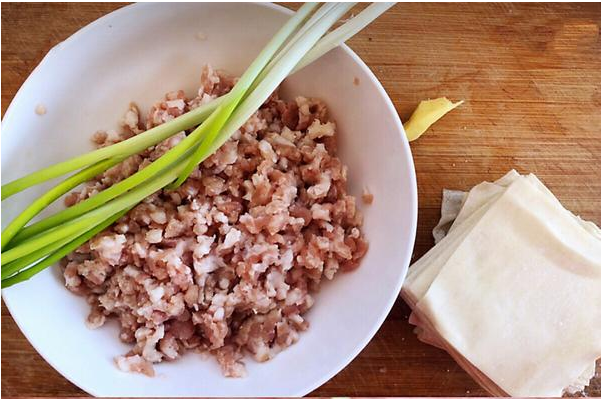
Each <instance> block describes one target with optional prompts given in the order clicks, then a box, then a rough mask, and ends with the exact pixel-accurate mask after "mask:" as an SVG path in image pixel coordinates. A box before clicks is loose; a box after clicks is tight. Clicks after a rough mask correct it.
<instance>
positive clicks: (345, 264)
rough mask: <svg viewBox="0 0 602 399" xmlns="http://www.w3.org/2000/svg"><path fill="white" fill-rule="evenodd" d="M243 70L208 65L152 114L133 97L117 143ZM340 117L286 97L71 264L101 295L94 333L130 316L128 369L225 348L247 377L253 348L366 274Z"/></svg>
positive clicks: (113, 177) (266, 345) (103, 136)
mask: <svg viewBox="0 0 602 399" xmlns="http://www.w3.org/2000/svg"><path fill="white" fill-rule="evenodd" d="M233 84H234V79H232V78H228V77H227V76H225V75H224V74H221V73H219V72H216V71H214V70H213V69H211V68H210V67H204V68H203V71H202V73H201V85H200V89H199V91H198V93H197V95H196V97H194V98H192V99H189V98H186V96H185V94H184V92H183V91H175V92H170V93H168V94H166V96H165V98H164V99H163V100H162V101H159V102H157V103H156V104H155V105H153V107H152V108H151V109H150V111H149V113H148V114H147V117H146V118H142V116H141V115H142V113H141V112H140V110H139V109H138V107H137V106H136V105H135V104H131V105H130V106H129V108H128V109H127V111H126V113H125V116H124V117H123V119H122V133H121V134H117V133H115V132H104V131H103V132H97V133H96V134H94V136H93V142H94V143H95V144H96V145H97V146H99V147H103V146H106V145H110V144H113V143H115V142H118V141H120V140H123V139H126V138H128V137H131V136H133V135H136V134H139V133H141V132H142V131H143V127H145V128H147V129H148V128H151V127H154V126H157V125H160V124H162V123H164V122H167V121H169V120H171V119H173V118H175V117H177V116H179V115H181V114H182V113H184V112H187V111H188V110H190V109H192V108H194V107H197V106H199V105H201V104H204V103H206V102H207V101H210V100H211V99H213V98H216V97H218V96H221V95H223V94H224V93H226V92H227V91H228V90H229V89H230V88H231V87H232V86H233ZM187 133H188V132H181V133H179V134H177V135H175V136H173V137H171V138H169V139H167V140H165V141H164V142H162V143H160V144H158V145H156V146H154V147H151V148H149V149H147V150H146V151H144V152H143V153H142V154H139V155H135V156H133V157H131V158H129V159H127V160H126V161H124V162H123V163H122V164H119V165H117V166H115V167H113V168H111V169H110V170H108V171H107V172H105V173H104V174H102V175H100V176H98V177H97V178H96V179H94V180H93V181H91V182H89V183H88V184H87V185H86V186H84V187H83V189H81V190H80V191H77V192H73V193H71V194H70V195H69V196H68V197H67V198H66V204H67V205H68V206H71V205H74V204H75V203H77V202H79V201H82V200H84V199H86V198H88V197H91V196H93V195H94V194H96V193H97V192H99V191H101V190H103V189H105V188H107V187H109V186H111V185H112V184H114V183H116V182H118V181H120V180H123V179H125V178H127V177H128V176H129V175H131V174H132V173H134V172H136V171H137V170H140V169H142V168H143V167H145V166H146V165H148V164H149V163H150V162H152V161H154V160H155V159H157V158H158V157H160V156H161V154H163V153H165V152H166V151H167V150H169V149H170V148H172V147H173V146H175V145H176V144H177V143H178V142H179V141H180V140H182V139H183V138H184V137H185V135H186V134H187ZM346 178H347V170H346V167H345V166H344V165H343V164H342V163H341V161H340V160H339V159H338V158H337V157H336V124H335V123H334V121H330V120H328V115H327V109H326V106H325V105H324V103H322V102H321V101H320V100H317V99H308V98H304V97H298V98H296V99H295V100H294V101H284V100H282V99H280V98H279V97H278V95H277V93H276V94H274V95H272V96H271V97H270V99H269V100H268V101H266V103H265V104H264V105H263V106H262V107H261V109H259V110H258V111H257V112H256V113H255V114H254V115H253V116H252V117H251V118H250V119H249V120H248V121H247V122H246V123H245V124H244V125H243V126H242V127H241V129H240V130H239V131H238V132H236V133H235V134H234V135H233V136H232V138H231V139H230V140H229V141H228V142H227V143H225V144H224V145H223V146H222V147H221V148H220V149H219V150H218V151H217V152H216V153H215V154H214V155H212V156H211V157H210V158H208V159H207V160H206V161H204V162H203V163H202V164H201V165H200V166H199V168H198V169H197V170H195V171H194V173H193V174H192V175H191V176H190V177H189V178H188V179H187V181H186V182H185V183H184V184H183V185H182V186H181V187H179V188H178V189H177V190H174V191H168V190H161V191H159V192H157V193H155V194H153V195H151V196H150V197H148V198H146V199H145V200H144V201H142V202H141V203H140V204H139V205H137V206H136V207H135V208H134V209H132V210H131V211H130V212H129V213H128V214H126V215H125V216H124V217H122V218H121V219H120V220H119V221H118V222H117V223H115V224H114V225H113V226H112V227H110V228H108V229H107V230H105V231H104V232H102V233H100V234H99V235H98V236H96V237H95V238H93V239H92V240H90V242H89V243H87V244H85V245H83V246H81V247H80V248H78V249H77V250H76V251H74V252H73V253H71V254H70V255H68V256H67V257H66V259H65V260H64V261H63V274H64V278H65V285H66V287H67V288H68V289H69V290H71V291H73V292H74V293H76V294H78V295H83V296H86V297H87V300H88V303H89V304H90V306H91V312H90V315H89V317H88V318H87V321H86V323H87V325H88V326H89V327H90V328H98V327H100V326H102V325H103V324H104V323H105V320H107V318H116V319H117V320H118V321H119V323H120V327H121V333H120V339H121V340H122V341H124V342H127V343H130V344H132V349H131V351H130V352H128V353H127V354H125V355H123V356H118V357H116V358H115V362H116V364H117V366H118V367H119V368H120V369H121V370H124V371H133V372H140V373H143V374H146V375H149V376H152V375H154V371H153V367H152V364H153V363H158V362H161V361H164V360H169V361H173V360H175V359H177V358H178V357H179V356H180V355H181V354H182V353H183V352H184V351H186V350H196V351H199V352H206V353H210V354H212V355H214V357H215V359H217V361H218V363H219V364H220V367H221V369H222V371H223V374H224V375H225V376H228V377H241V376H244V375H245V373H246V371H245V367H244V363H243V360H244V356H245V354H248V355H250V356H252V357H253V358H254V359H255V360H256V361H259V362H263V361H267V360H269V359H271V358H273V357H274V356H275V355H276V354H277V353H278V352H280V351H282V350H283V349H285V348H286V347H288V346H290V345H292V344H294V343H295V342H297V340H298V339H299V338H300V332H302V331H304V330H306V329H307V328H308V326H309V324H308V322H307V320H306V318H305V314H306V312H307V311H308V310H309V309H310V308H311V307H312V306H313V303H314V299H313V297H312V293H313V292H314V291H315V290H316V289H317V288H318V286H319V284H320V282H321V281H322V279H323V278H326V279H332V278H333V277H334V276H335V274H336V273H337V271H338V270H352V269H355V268H356V267H357V266H358V265H359V262H360V260H361V258H362V257H363V256H364V254H365V253H366V251H367V248H368V246H367V243H366V241H365V240H364V238H363V235H362V233H361V223H362V218H361V215H360V214H359V212H358V210H357V209H356V205H355V198H354V197H352V196H350V195H347V193H346Z"/></svg>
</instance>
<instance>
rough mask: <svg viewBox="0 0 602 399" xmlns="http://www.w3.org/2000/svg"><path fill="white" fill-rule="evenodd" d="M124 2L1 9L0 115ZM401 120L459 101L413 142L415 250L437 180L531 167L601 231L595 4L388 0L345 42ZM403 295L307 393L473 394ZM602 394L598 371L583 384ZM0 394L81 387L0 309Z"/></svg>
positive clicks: (435, 203) (448, 183) (427, 224)
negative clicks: (352, 354) (75, 37)
mask: <svg viewBox="0 0 602 399" xmlns="http://www.w3.org/2000/svg"><path fill="white" fill-rule="evenodd" d="M121 6H122V4H100V3H79V4H77V3H75V4H43V3H40V4H20V3H4V4H3V5H2V39H1V40H2V114H4V111H5V110H6V108H7V106H8V104H9V103H10V101H11V99H12V98H13V96H14V94H15V93H16V91H17V89H18V88H19V87H20V85H21V84H22V83H23V81H24V80H25V79H26V77H27V76H28V74H29V73H30V72H31V71H32V70H33V68H34V67H35V66H36V65H37V63H38V62H39V61H40V60H41V59H42V57H43V56H44V55H45V53H46V52H47V51H48V50H49V49H50V48H51V47H52V46H54V45H55V44H57V43H58V42H60V41H62V40H64V39H66V38H67V37H68V36H69V35H71V34H72V33H73V32H75V31H76V30H77V29H79V28H81V27H83V26H84V25H86V24H88V23H89V22H91V21H93V20H95V19H97V18H99V17H101V16H102V15H104V14H106V13H108V12H110V11H112V10H114V9H116V8H119V7H121ZM291 7H296V5H291ZM349 44H350V46H351V47H352V48H353V49H354V50H355V51H356V52H357V53H358V54H359V55H360V56H361V58H362V59H363V60H364V61H365V62H366V63H367V64H368V65H369V66H370V68H371V69H372V71H373V72H374V73H375V74H376V76H377V77H378V78H379V79H380V81H381V82H382V84H383V86H384V87H385V89H386V90H387V92H388V93H389V95H390V96H391V98H392V99H393V102H394V103H395V106H396V108H397V110H398V112H399V114H400V116H401V117H402V120H406V119H407V117H408V116H409V115H410V114H411V112H412V110H413V109H414V108H415V107H416V105H417V104H418V102H419V101H420V100H423V99H426V98H435V97H440V96H447V97H448V98H450V99H452V100H454V101H455V100H460V99H463V100H464V101H465V104H464V105H462V106H461V107H460V108H458V109H456V110H455V111H453V112H452V113H451V114H449V115H448V116H446V117H445V118H444V119H442V120H441V121H439V122H438V123H437V124H436V125H435V126H434V127H433V128H432V129H431V130H430V131H429V132H428V133H427V134H426V135H425V136H423V137H422V138H421V139H420V140H418V141H416V142H414V143H412V152H413V154H414V160H415V164H416V173H417V177H418V190H419V204H420V207H419V214H418V233H417V237H416V246H415V251H414V257H415V259H417V258H418V257H420V256H421V255H422V254H424V253H425V252H426V251H427V250H428V249H429V248H430V247H431V246H432V245H433V240H432V237H431V235H430V230H431V229H432V227H433V226H434V225H435V223H436V221H437V219H438V217H439V206H440V198H441V190H442V189H443V188H455V189H463V190H466V189H469V188H470V187H472V186H473V185H475V184H477V183H479V182H481V181H483V180H493V179H496V178H498V177H500V176H501V175H503V174H504V173H506V172H507V171H508V170H509V169H511V168H515V169H517V170H518V171H519V172H521V173H525V172H533V173H535V174H537V175H538V176H539V177H540V178H541V179H542V180H543V181H544V182H545V183H546V184H547V185H548V187H549V188H550V189H551V190H552V191H553V192H554V193H555V194H556V195H557V196H558V198H559V199H560V200H561V201H562V203H563V204H565V206H566V207H567V208H569V209H571V210H572V211H574V212H575V213H577V214H579V215H581V216H583V217H584V218H586V219H589V220H593V221H594V222H596V223H597V224H598V225H600V4H599V3H598V4H578V3H571V4H568V3H565V4H558V3H542V4H491V3H490V4H479V3H472V4H468V3H465V4H433V3H424V4H407V3H406V4H398V5H397V6H395V7H394V8H393V9H391V10H390V11H389V12H388V13H387V14H385V15H384V16H382V17H381V18H380V19H378V20H377V21H376V22H374V23H373V24H372V25H370V26H369V27H368V28H367V29H366V30H365V31H363V32H362V33H360V34H359V35H357V36H356V37H355V38H353V39H352V40H351V41H350V42H349ZM408 314H409V310H408V308H407V306H405V304H404V303H403V302H402V301H401V300H399V301H398V303H397V304H396V305H395V307H394V308H393V310H392V311H391V314H390V315H389V317H388V318H387V321H386V322H385V324H384V325H383V327H382V328H381V329H380V331H379V332H378V334H377V335H376V337H375V338H374V339H373V340H372V341H371V342H370V344H369V345H368V346H367V347H366V349H365V350H364V351H363V352H362V353H361V354H360V355H359V356H358V357H357V358H356V359H355V360H354V361H353V362H352V363H351V364H350V365H349V366H348V367H347V368H345V369H344V370H343V371H342V372H341V373H339V374H338V375H337V376H336V377H334V378H333V379H332V380H331V381H329V382H328V383H326V384H325V385H324V386H322V387H321V388H319V389H318V390H316V391H315V392H314V393H313V395H316V396H460V395H461V396H482V395H486V392H485V391H483V390H482V389H481V388H479V387H478V386H477V385H476V383H474V382H473V381H472V380H471V379H470V377H468V376H467V375H466V374H465V373H464V372H463V371H462V370H461V369H460V368H459V367H458V366H457V365H456V364H455V363H454V362H453V360H452V359H451V358H450V357H449V356H448V355H447V354H446V353H444V352H442V351H440V350H438V349H436V348H433V347H431V346H428V345H425V344H422V343H420V342H419V341H418V340H417V339H416V338H415V336H414V335H413V334H412V329H411V327H410V326H409V325H408V323H407V317H408ZM589 393H590V395H592V396H600V379H599V374H598V379H597V381H595V382H594V384H593V385H592V389H591V390H590V391H589ZM2 394H3V395H8V396H10V395H28V396H44V395H71V396H73V395H82V394H83V392H82V391H80V390H79V389H78V388H76V387H75V386H73V385H72V384H71V383H69V382H68V381H67V380H65V379H64V378H63V377H61V376H60V375H59V374H58V373H57V372H55V371H54V370H53V369H52V368H51V367H50V366H49V365H47V364H46V363H45V362H44V360H42V359H41V358H40V356H39V355H38V354H37V353H36V352H35V351H34V349H33V348H32V347H31V346H30V345H29V344H28V342H27V341H26V340H25V338H24V337H23V336H22V335H21V333H20V332H19V330H18V328H17V327H16V325H15V324H14V322H13V320H12V319H11V317H10V314H9V313H8V311H7V310H6V308H5V307H4V305H3V306H2Z"/></svg>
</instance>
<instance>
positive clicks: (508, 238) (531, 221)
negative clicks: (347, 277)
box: [403, 172, 600, 396]
mask: <svg viewBox="0 0 602 399" xmlns="http://www.w3.org/2000/svg"><path fill="white" fill-rule="evenodd" d="M599 234H600V231H599V229H598V228H597V226H595V225H594V224H593V223H588V222H584V221H582V220H581V219H579V218H578V217H576V216H574V215H573V214H571V213H570V212H569V211H567V210H566V209H564V208H563V207H562V205H561V204H560V203H559V202H558V201H557V200H556V198H555V197H554V196H553V195H552V194H551V193H550V192H549V190H547V188H545V186H544V185H543V184H542V183H541V182H540V181H539V180H538V179H537V178H536V177H535V176H533V175H529V176H523V177H521V176H520V175H518V174H517V173H516V172H511V173H509V174H508V175H506V176H504V177H503V178H502V179H500V180H498V182H495V183H483V184H481V185H478V186H476V187H475V188H474V189H473V190H471V192H470V194H469V195H468V197H467V198H466V200H465V202H464V204H463V207H462V209H461V211H460V214H459V215H458V217H457V219H456V221H455V222H454V224H453V226H452V228H451V229H450V234H449V235H448V236H446V237H445V238H444V239H443V240H442V241H441V243H440V244H439V245H437V246H436V247H435V248H433V249H432V250H431V251H429V253H427V255H425V257H423V258H422V259H420V260H419V261H418V262H416V264H415V265H414V266H412V268H410V272H409V273H408V280H407V281H406V284H405V285H404V290H403V294H404V298H406V299H407V300H408V301H409V302H410V305H411V306H412V307H413V308H415V310H416V312H417V313H418V315H416V314H413V315H412V320H411V322H412V323H413V324H417V325H418V326H419V328H417V330H418V331H417V332H418V334H419V337H420V339H422V340H424V341H426V342H429V343H431V344H434V345H435V346H439V347H444V348H445V349H446V350H448V352H450V354H452V356H453V357H454V358H455V359H456V360H457V361H458V363H460V365H462V367H464V368H465V369H467V370H468V371H469V372H470V373H471V375H473V377H475V378H476V379H477V380H478V381H479V382H480V383H481V384H482V385H483V386H485V387H488V390H489V391H490V392H492V393H494V394H498V395H499V394H503V393H508V394H511V395H523V396H532V395H542V396H558V395H560V394H561V393H562V391H563V389H565V388H567V391H571V389H570V388H571V385H572V386H574V387H582V386H583V385H584V384H583V381H586V380H588V379H589V377H590V376H591V374H592V367H593V364H594V362H595V360H596V359H597V358H598V357H599V356H600V311H599V308H598V309H597V312H595V311H592V308H595V307H597V306H599V303H600V235H599ZM416 266H418V267H416ZM413 269H414V270H413ZM592 301H593V304H592ZM584 304H589V306H588V305H586V306H584ZM488 377H489V378H488ZM492 381H493V382H494V383H495V384H492ZM500 388H501V389H500Z"/></svg>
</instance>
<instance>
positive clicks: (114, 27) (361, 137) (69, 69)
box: [2, 3, 417, 396]
mask: <svg viewBox="0 0 602 399" xmlns="http://www.w3.org/2000/svg"><path fill="white" fill-rule="evenodd" d="M289 14H290V12H289V11H288V10H285V9H283V8H281V7H278V6H273V5H266V4H236V3H224V4H218V3H204V4H202V3H201V4H197V3H173V4H167V3H147V4H136V5H133V6H129V7H125V8H123V9H120V10H118V11H116V12H113V13H111V14H109V15H107V16H105V17H103V18H101V19H99V20H97V21H96V22H94V23H92V24H90V25H89V26H87V27H85V28H83V29H82V30H80V31H79V32H77V33H76V34H75V35H73V36H72V37H71V38H69V39H68V40H66V41H65V42H63V43H61V44H59V45H57V46H56V47H55V48H54V49H52V51H50V52H49V53H48V55H47V56H46V57H45V58H44V60H43V61H42V62H41V63H40V65H39V66H38V67H37V68H36V69H35V70H34V72H33V73H32V74H31V76H30V77H29V78H28V79H27V81H26V82H25V83H24V84H23V86H22V87H21V89H20V90H19V92H18V93H17V95H16V96H15V98H14V100H13V101H12V103H11V105H10V107H9V109H8V111H7V112H6V115H5V117H4V120H3V121H2V130H3V131H2V179H3V182H4V183H6V182H8V181H10V180H13V179H14V178H17V177H19V176H22V175H24V174H25V173H28V172H32V171H34V170H37V169H39V168H41V167H44V166H47V165H50V164H52V163H55V162H57V161H60V160H64V159H66V158H68V157H71V156H74V155H77V154H80V153H82V152H85V151H87V150H89V149H91V145H90V142H89V137H90V135H91V134H92V133H93V132H94V131H96V130H97V129H108V128H116V127H117V122H118V120H119V118H120V117H121V115H122V114H123V112H124V110H125V109H126V107H127V105H128V103H129V102H130V101H132V100H134V101H136V102H137V103H138V104H139V105H141V106H142V107H143V109H148V107H149V106H150V105H151V103H152V102H153V101H155V100H157V99H159V98H161V97H162V95H163V94H164V93H165V92H167V91H170V90H173V89H179V88H183V89H185V90H186V92H187V93H188V94H192V93H193V92H194V91H195V89H196V87H197V85H198V81H199V71H200V68H201V66H202V65H203V64H204V63H210V64H212V65H213V66H214V67H217V68H222V69H225V70H227V71H229V72H231V73H236V74H238V73H241V72H242V71H243V70H244V69H245V68H246V66H247V65H248V64H249V63H250V61H251V60H252V59H253V58H254V56H255V55H256V54H257V53H258V52H259V50H260V49H261V48H262V47H263V45H264V44H265V43H266V42H267V41H268V40H269V38H270V37H271V36H272V34H273V33H274V32H275V31H276V29H277V28H278V27H279V26H280V25H281V24H282V23H283V21H285V20H286V18H287V15H289ZM199 32H202V33H203V34H204V35H205V36H206V39H205V40H203V41H201V40H199V39H198V37H197V34H198V33H199ZM355 78H358V79H359V85H355V84H354V79H355ZM283 91H284V94H285V95H287V94H288V95H305V96H315V97H320V98H322V99H323V100H325V101H326V103H327V104H328V106H329V109H330V112H331V114H332V116H333V117H334V119H335V120H336V122H337V124H338V130H339V134H340V156H341V158H342V159H343V161H344V162H345V163H346V164H347V165H348V167H349V178H350V180H349V184H350V191H351V192H352V193H354V194H355V195H360V194H361V191H362V189H363V188H364V187H366V188H368V189H369V190H370V192H371V193H373V194H374V198H375V199H374V203H373V204H372V205H370V206H362V205H360V207H361V208H362V211H363V212H364V215H365V227H364V231H365V234H366V236H367V238H368V240H369V242H370V250H369V252H368V254H367V255H366V257H365V259H364V260H363V262H362V265H361V267H360V268H359V269H357V270H356V271H354V272H351V273H340V274H339V275H338V276H337V278H335V280H334V281H333V282H332V283H330V284H324V286H323V288H322V290H321V292H320V293H319V295H318V296H317V298H316V304H315V306H314V308H313V309H312V310H311V311H310V312H309V314H308V317H309V321H310V323H311V327H310V329H309V331H307V332H306V333H303V334H302V335H301V339H300V340H299V342H298V343H297V344H295V345H293V346H292V347H290V348H288V349H287V350H285V351H284V352H282V353H281V354H279V355H278V356H277V357H276V358H275V359H273V360H271V361H269V362H266V363H256V362H255V361H253V360H250V359H248V360H247V361H246V364H247V369H248V374H249V375H248V377H246V378H242V379H227V378H224V377H222V375H221V373H220V371H219V368H218V366H217V363H216V361H215V360H214V359H203V358H202V357H201V356H200V355H197V354H192V353H191V354H188V355H186V356H184V358H182V359H181V360H178V361H176V362H172V363H162V364H160V365H158V366H156V371H157V373H158V376H157V377H155V378H148V377H145V376H142V375H137V374H129V373H123V372H121V371H118V370H117V369H116V368H115V366H114V364H113V357H114V356H116V355H120V354H123V353H125V352H127V351H128V346H127V345H124V344H122V343H121V342H120V341H119V339H118V328H117V325H116V324H111V323H109V324H108V325H106V326H104V327H102V328H100V329H98V330H89V329H87V328H86V326H85V325H84V320H85V317H86V315H87V313H88V305H87V304H86V302H85V300H84V299H83V298H80V297H77V296H74V295H73V294H71V293H70V292H69V291H67V290H66V289H65V288H64V287H63V281H62V279H61V277H60V274H59V271H58V270H57V269H58V268H56V267H55V268H51V269H47V270H45V271H44V272H43V273H40V274H39V275H37V276H35V277H34V278H32V279H31V280H30V281H28V282H26V283H24V284H20V285H17V286H14V287H11V288H8V289H6V290H3V297H4V300H5V302H6V305H7V306H8V308H9V309H10V312H11V314H12V316H13V318H14V319H15V321H16V322H17V324H18V325H19V327H20V328H21V331H23V333H24V334H25V336H26V337H27V339H28V340H29V341H30V342H31V344H32V345H33V346H34V347H35V348H36V350H37V351H38V352H39V353H40V354H41V355H42V356H43V357H44V359H46V361H48V363H50V364H51V365H52V366H53V367H54V368H55V369H56V370H58V371H59V372H60V373H61V374H63V375H64V376H65V377H66V378H68V379H69V380H70V381H72V382H73V383H74V384H76V385H77V386H79V387H80V388H82V389H83V390H85V391H87V392H89V393H90V394H93V395H99V396H218V395H219V396H299V395H305V394H307V393H309V392H311V391H312V390H313V389H315V388H317V387H318V386H320V385H321V384H323V383H324V382H326V381H327V380H328V379H330V378H331V377H333V376H334V375H335V374H336V373H337V372H339V371H340V370H341V369H342V368H343V367H345V366H346V365H347V364H348V363H349V362H350V361H351V360H352V359H353V358H354V357H355V356H356V355H357V354H358V353H359V352H360V351H361V350H362V349H363V348H364V346H365V345H366V344H367V343H368V341H369V340H370V339H371V338H372V337H373V336H374V334H375V333H376V331H377V330H378V328H379V327H380V325H381V324H382V322H383V321H384V319H385V317H386V316H387V314H388V313H389V310H390V309H391V306H392V305H393V303H394V301H395V299H396V298H397V295H398V293H399V290H400V287H401V284H402V281H403V279H404V277H405V274H406V270H407V267H408V264H409V261H410V255H411V253H412V248H413V244H414V235H415V231H416V214H417V199H416V179H415V174H414V166H413V162H412V156H411V153H410V148H409V146H408V142H407V140H406V138H405V134H404V131H403V128H402V125H401V123H400V120H399V117H398V115H397V113H396V111H395V108H394V107H393V104H392V103H391V100H390V99H389V97H388V96H387V94H386V93H385V91H384V90H383V88H382V86H381V85H380V83H379V82H378V81H377V79H376V78H375V77H374V75H373V74H372V73H371V72H370V70H369V69H368V68H367V67H366V65H365V64H364V63H363V62H362V61H361V60H360V58H359V57H358V56H357V55H355V54H354V53H353V52H352V51H351V50H350V49H349V48H347V47H341V48H338V49H335V50H333V51H331V52H330V53H329V54H327V55H326V56H324V57H322V58H321V59H320V60H319V61H317V62H315V63H314V64H313V65H310V66H309V67H307V68H305V69H304V70H302V71H300V72H299V73H297V74H296V75H295V76H293V77H291V78H289V79H288V80H287V81H286V83H285V84H284V87H283ZM38 104H42V105H44V106H45V107H46V108H47V113H46V114H45V115H43V116H38V115H36V113H35V112H34V110H35V108H36V106H37V105H38ZM47 187H49V186H48V185H45V186H44V187H34V188H31V189H29V190H27V191H26V192H23V193H20V194H18V195H16V196H15V197H13V198H10V199H9V200H7V201H4V202H3V203H2V211H3V213H4V218H3V225H6V222H8V221H9V220H10V219H12V217H14V216H15V215H16V214H17V212H18V210H20V209H22V208H23V205H24V204H25V203H29V202H30V201H31V200H33V198H35V197H36V196H38V195H40V193H42V192H43V191H44V189H45V188H47ZM359 202H360V203H361V201H359ZM61 206H62V205H61V203H60V201H59V203H57V204H54V205H53V208H52V210H57V209H59V208H60V207H61Z"/></svg>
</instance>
